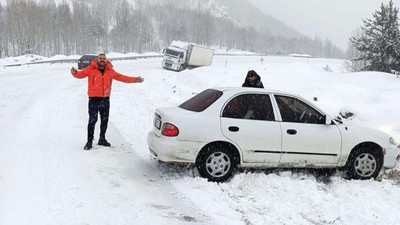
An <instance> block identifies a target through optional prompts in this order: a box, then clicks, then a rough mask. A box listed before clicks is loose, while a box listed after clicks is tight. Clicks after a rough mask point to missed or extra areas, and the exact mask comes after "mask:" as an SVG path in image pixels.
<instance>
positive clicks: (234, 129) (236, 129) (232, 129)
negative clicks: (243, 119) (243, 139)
mask: <svg viewBox="0 0 400 225" xmlns="http://www.w3.org/2000/svg"><path fill="white" fill-rule="evenodd" d="M228 130H229V131H232V132H238V131H239V127H235V126H232V127H228Z"/></svg>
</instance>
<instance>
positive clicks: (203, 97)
mask: <svg viewBox="0 0 400 225" xmlns="http://www.w3.org/2000/svg"><path fill="white" fill-rule="evenodd" d="M221 96H222V91H218V90H214V89H207V90H205V91H203V92H201V93H200V94H197V95H196V96H194V97H193V98H191V99H189V100H187V101H186V102H184V103H182V104H181V105H180V106H179V107H180V108H182V109H186V110H190V111H195V112H201V111H203V110H205V109H207V108H208V107H209V106H210V105H212V104H213V103H214V102H215V101H217V99H219V98H220V97H221Z"/></svg>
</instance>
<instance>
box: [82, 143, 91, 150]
mask: <svg viewBox="0 0 400 225" xmlns="http://www.w3.org/2000/svg"><path fill="white" fill-rule="evenodd" d="M91 148H92V141H88V142H86V145H85V147H83V149H84V150H90V149H91Z"/></svg>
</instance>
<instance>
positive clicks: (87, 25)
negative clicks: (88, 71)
mask: <svg viewBox="0 0 400 225" xmlns="http://www.w3.org/2000/svg"><path fill="white" fill-rule="evenodd" d="M213 4H215V3H214V2H213V1H212V0H204V1H202V0H190V1H181V0H178V1H157V0H136V1H128V0H117V1H106V0H98V1H91V0H89V1H83V0H71V1H66V0H63V1H61V2H55V1H50V0H42V1H39V2H37V1H33V0H7V1H6V3H5V4H0V58H3V57H9V56H18V55H23V54H38V55H42V56H53V55H58V54H63V55H71V54H87V53H94V52H95V51H96V49H98V48H99V47H101V48H102V49H104V50H106V51H107V52H121V53H127V52H137V53H143V52H161V51H162V49H163V48H165V47H167V46H168V45H169V43H171V41H172V40H181V41H186V42H192V43H196V44H200V45H205V46H211V47H215V48H224V49H227V50H229V49H239V50H244V51H251V52H256V53H260V54H269V55H286V54H291V53H301V54H309V55H312V56H315V57H330V58H343V57H344V53H343V51H342V50H341V49H339V48H338V47H336V46H335V45H334V44H333V43H332V42H331V41H330V40H328V39H326V40H322V39H321V38H319V37H318V36H316V37H314V38H309V37H306V36H301V35H299V37H297V38H293V37H291V38H289V37H284V36H282V35H274V34H273V33H271V32H269V31H260V30H257V29H255V28H254V27H250V26H243V25H241V24H238V23H237V22H235V21H233V20H232V19H231V18H230V17H229V12H225V11H224V7H215V5H213ZM218 10H219V11H218Z"/></svg>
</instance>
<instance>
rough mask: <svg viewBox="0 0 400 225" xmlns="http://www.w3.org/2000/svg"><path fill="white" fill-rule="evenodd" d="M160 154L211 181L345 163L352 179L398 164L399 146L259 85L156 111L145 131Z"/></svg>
mask: <svg viewBox="0 0 400 225" xmlns="http://www.w3.org/2000/svg"><path fill="white" fill-rule="evenodd" d="M147 142H148V145H149V149H150V152H151V153H152V154H153V155H154V156H155V157H156V158H157V159H159V160H160V161H163V162H171V163H191V164H195V165H196V167H197V169H198V171H199V173H200V175H201V176H202V177H204V178H207V179H208V180H210V181H217V182H219V181H225V180H227V179H229V178H230V177H231V176H232V173H233V171H234V170H235V169H236V168H237V167H238V166H239V167H252V168H344V169H345V170H346V171H347V174H348V175H349V176H350V177H351V178H354V179H370V178H375V177H376V176H378V174H379V172H380V170H381V168H382V167H383V166H384V167H388V168H390V167H393V166H394V165H395V163H396V157H397V156H398V154H399V149H398V148H397V147H396V145H395V143H394V141H393V138H391V137H390V136H389V135H387V134H386V133H383V132H381V131H378V130H374V129H371V128H367V127H361V126H351V125H346V124H343V123H342V122H341V121H338V120H335V119H332V118H331V117H329V116H328V115H327V114H325V113H324V112H323V111H322V110H320V109H319V108H317V107H316V106H314V105H313V104H311V103H310V102H308V101H307V100H305V99H303V98H301V97H299V96H297V95H293V94H289V93H284V92H278V91H271V90H265V89H260V88H214V89H207V90H205V91H203V92H201V93H199V94H197V95H196V96H194V97H193V98H191V99H189V100H187V101H186V102H184V103H182V104H181V105H180V106H179V107H169V108H159V109H156V111H155V116H154V128H153V130H152V131H151V132H149V134H148V137H147Z"/></svg>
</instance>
